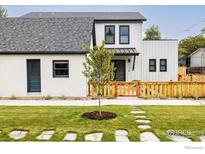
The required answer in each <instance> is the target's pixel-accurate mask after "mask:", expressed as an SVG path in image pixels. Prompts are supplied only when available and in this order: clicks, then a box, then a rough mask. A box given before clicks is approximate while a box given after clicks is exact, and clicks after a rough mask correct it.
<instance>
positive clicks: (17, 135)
mask: <svg viewBox="0 0 205 154" xmlns="http://www.w3.org/2000/svg"><path fill="white" fill-rule="evenodd" d="M27 133H28V131H22V130H14V131H12V132H10V133H9V137H10V138H12V139H15V140H18V139H21V138H24V137H25V136H26V134H27Z"/></svg>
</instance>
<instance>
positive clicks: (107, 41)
mask: <svg viewBox="0 0 205 154" xmlns="http://www.w3.org/2000/svg"><path fill="white" fill-rule="evenodd" d="M106 43H114V36H106Z"/></svg>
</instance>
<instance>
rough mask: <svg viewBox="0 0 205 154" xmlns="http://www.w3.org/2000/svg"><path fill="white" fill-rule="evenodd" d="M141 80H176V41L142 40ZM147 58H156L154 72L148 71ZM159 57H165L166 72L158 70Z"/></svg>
mask: <svg viewBox="0 0 205 154" xmlns="http://www.w3.org/2000/svg"><path fill="white" fill-rule="evenodd" d="M142 56H143V63H142V71H143V74H142V80H143V81H170V80H172V81H177V71H178V41H175V40H170V41H169V40H167V41H165V40H160V41H143V53H142ZM149 59H156V61H157V65H156V72H149ZM160 59H167V72H160Z"/></svg>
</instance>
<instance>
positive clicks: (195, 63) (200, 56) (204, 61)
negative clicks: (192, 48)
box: [191, 50, 205, 67]
mask: <svg viewBox="0 0 205 154" xmlns="http://www.w3.org/2000/svg"><path fill="white" fill-rule="evenodd" d="M191 67H205V53H204V52H203V51H201V50H199V51H198V52H196V53H195V54H193V55H192V56H191Z"/></svg>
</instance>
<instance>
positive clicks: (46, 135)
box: [36, 130, 55, 140]
mask: <svg viewBox="0 0 205 154" xmlns="http://www.w3.org/2000/svg"><path fill="white" fill-rule="evenodd" d="M54 133H55V131H53V130H49V131H43V132H42V133H41V134H40V135H39V136H37V137H36V139H38V140H49V139H50V138H51V137H52V136H53V134H54Z"/></svg>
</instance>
